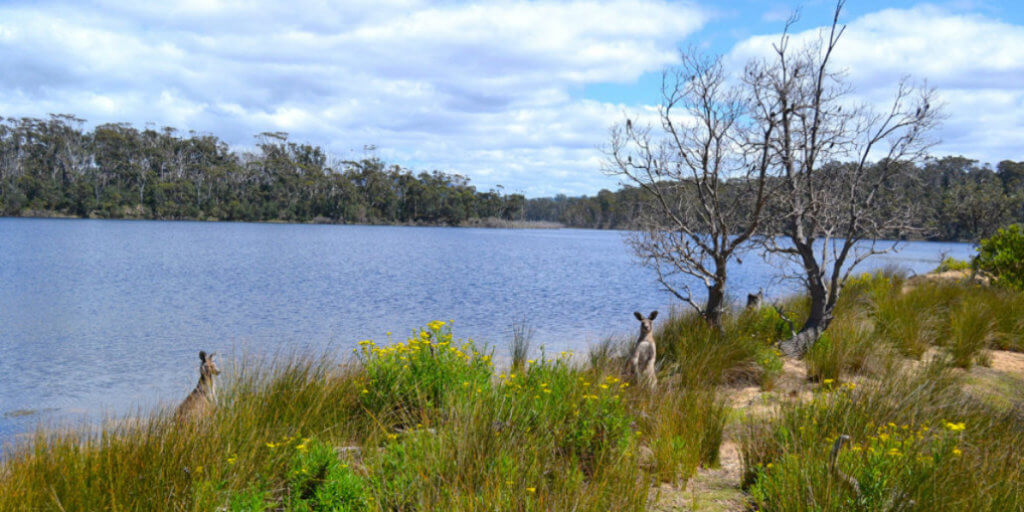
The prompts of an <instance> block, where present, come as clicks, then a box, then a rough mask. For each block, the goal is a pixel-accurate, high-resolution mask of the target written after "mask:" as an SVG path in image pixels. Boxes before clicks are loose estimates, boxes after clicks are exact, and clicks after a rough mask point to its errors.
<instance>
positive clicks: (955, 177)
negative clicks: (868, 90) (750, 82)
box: [525, 156, 1024, 242]
mask: <svg viewBox="0 0 1024 512" xmlns="http://www.w3.org/2000/svg"><path fill="white" fill-rule="evenodd" d="M830 165H832V166H840V165H842V164H839V163H832V164H830ZM906 165H907V166H908V172H907V173H906V174H905V175H903V176H901V178H900V181H901V186H904V187H907V188H909V189H910V190H912V191H913V193H912V194H910V197H912V198H913V201H910V202H908V201H907V199H906V195H905V194H903V193H900V194H898V195H897V194H895V193H889V194H888V195H886V194H887V193H888V192H891V190H886V191H883V196H882V201H880V204H883V205H885V207H886V208H901V209H907V210H910V212H911V216H912V219H911V221H910V224H912V225H913V226H915V228H916V229H915V231H914V232H913V233H912V234H910V235H909V236H910V237H911V238H915V239H924V240H934V241H967V242H976V241H978V240H980V239H982V238H986V237H989V236H992V235H993V234H994V233H995V232H996V231H997V230H998V229H999V228H1000V227H1002V226H1006V225H1008V224H1012V223H1015V222H1017V223H1024V161H1020V162H1014V161H1011V160H1003V161H1001V162H999V163H998V164H997V165H996V166H995V168H993V167H991V166H989V165H985V164H982V163H980V162H978V161H977V160H972V159H969V158H965V157H962V156H945V157H941V158H930V159H928V160H926V161H925V162H923V163H921V164H906ZM767 180H768V181H769V182H771V181H772V180H773V178H772V177H768V178H767ZM733 184H734V185H737V188H739V187H738V183H737V182H734V183H733ZM723 186H726V187H728V186H729V182H728V181H725V182H723ZM772 188H776V187H772ZM644 200H645V197H644V193H643V192H642V191H641V190H640V189H639V188H637V187H633V186H625V187H622V188H621V189H619V190H618V191H615V192H613V191H610V190H601V191H600V192H598V193H597V194H596V195H593V196H579V197H568V196H565V195H558V196H555V197H545V198H534V199H528V200H527V204H526V212H525V215H526V219H527V220H546V221H553V222H559V223H562V224H564V225H566V226H571V227H579V228H592V229H634V228H635V227H636V223H637V220H638V217H639V214H640V212H641V205H642V204H643V202H644ZM904 236H907V235H904Z"/></svg>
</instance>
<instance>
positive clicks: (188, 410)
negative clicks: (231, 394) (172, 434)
mask: <svg viewBox="0 0 1024 512" xmlns="http://www.w3.org/2000/svg"><path fill="white" fill-rule="evenodd" d="M215 355H217V354H215V353H214V354H210V355H206V352H203V351H202V350H200V351H199V360H200V361H201V363H200V364H199V384H196V388H195V389H193V390H192V392H191V393H189V395H188V397H186V398H185V401H184V402H182V403H181V405H179V406H178V410H177V412H175V414H174V416H175V417H176V418H178V419H179V420H186V419H192V418H195V417H198V416H201V415H203V414H206V413H207V412H209V411H210V410H211V409H212V408H213V406H214V405H216V403H217V386H216V384H215V383H214V381H213V377H214V376H215V375H220V368H217V363H215V362H213V356H215Z"/></svg>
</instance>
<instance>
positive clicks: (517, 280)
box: [0, 219, 971, 441]
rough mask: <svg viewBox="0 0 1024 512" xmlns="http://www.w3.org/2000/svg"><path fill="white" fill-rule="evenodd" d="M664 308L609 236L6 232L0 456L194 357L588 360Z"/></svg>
mask: <svg viewBox="0 0 1024 512" xmlns="http://www.w3.org/2000/svg"><path fill="white" fill-rule="evenodd" d="M941 253H948V254H949V255H952V256H954V257H958V258H966V257H968V256H969V255H970V253H971V248H970V246H969V245H967V244H956V243H929V242H913V243H909V244H906V245H905V246H904V248H903V250H902V251H901V252H900V253H899V254H896V255H887V256H885V257H880V258H876V259H874V260H872V261H871V262H870V264H868V265H865V267H864V268H865V269H868V268H872V267H882V266H889V265H897V266H901V267H903V268H906V269H908V270H911V271H914V272H925V271H928V270H931V269H932V268H934V267H935V265H936V264H937V263H938V261H939V255H940V254H941ZM777 274H778V269H777V268H775V267H773V266H771V265H768V264H766V263H765V262H764V261H762V260H761V259H760V258H759V257H758V256H757V255H756V254H749V255H746V256H745V257H744V258H743V263H742V264H738V265H735V268H733V269H732V270H731V274H730V288H731V289H732V290H733V291H734V293H736V294H737V295H742V294H745V293H747V292H751V291H756V290H757V289H759V288H765V289H766V290H767V292H768V293H769V294H776V295H778V294H782V293H785V292H786V290H787V286H790V285H786V284H784V283H779V282H777V281H776V280H775V279H773V276H775V275H777ZM673 303H674V301H673V300H672V298H671V296H670V295H668V294H667V293H665V292H661V291H659V289H658V287H657V284H656V282H655V279H654V274H653V272H651V271H649V270H647V269H644V268H641V267H639V266H637V265H636V263H635V260H634V258H633V255H632V252H631V251H630V250H629V248H628V246H626V245H625V243H624V240H623V234H622V233H621V232H615V231H593V230H575V229H564V230H498V229H466V228H423V227H385V226H329V225H328V226H324V225H295V224H244V223H203V222H158V221H99V220H53V219H0V441H2V440H3V439H5V438H10V436H11V435H12V434H15V433H19V432H24V431H26V430H28V429H31V428H32V426H34V425H35V424H37V423H38V422H39V421H41V420H43V421H50V422H55V421H56V422H64V421H69V420H76V419H81V418H84V417H91V418H96V417H98V416H99V415H102V414H125V413H129V412H132V411H135V410H139V409H143V410H145V409H149V408H152V407H153V406H155V405H158V404H161V403H163V404H168V403H171V404H173V403H175V402H176V401H178V400H181V399H182V398H184V396H185V395H186V394H187V393H188V392H189V391H190V390H191V388H192V387H193V386H194V385H195V379H196V378H197V376H198V370H197V368H198V363H199V360H198V357H197V352H198V351H199V350H200V349H203V350H207V351H217V352H219V353H221V354H223V355H224V357H225V359H227V360H230V359H231V358H232V357H241V356H244V355H270V354H276V353H281V352H285V353H287V352H290V351H300V352H301V351H311V352H319V351H321V350H325V349H328V350H337V351H339V352H340V353H343V354H347V353H350V350H351V348H352V347H353V346H355V344H356V342H357V341H359V340H362V339H368V338H372V339H374V340H378V341H385V340H386V339H387V336H388V335H387V333H389V332H390V333H392V337H393V338H404V336H405V335H406V334H408V333H409V332H410V331H411V330H412V329H415V328H417V327H419V326H422V325H424V324H426V323H427V322H429V321H431V320H437V319H441V320H454V321H455V334H456V337H459V338H467V337H468V338H473V339H474V340H477V341H480V342H486V343H491V344H495V345H497V346H498V347H503V346H504V344H505V342H506V341H507V339H508V338H509V337H510V326H511V323H512V322H513V321H516V320H518V319H522V318H526V319H528V322H529V325H530V326H532V327H533V328H534V330H535V335H534V341H535V343H536V344H544V345H545V346H546V347H547V349H548V350H549V351H553V352H557V351H559V350H564V349H574V350H576V351H582V350H585V348H586V346H587V345H588V344H589V343H593V342H596V341H599V340H601V339H603V338H605V337H607V336H609V335H622V334H628V333H632V332H633V331H634V329H635V328H636V325H635V324H636V321H635V320H634V319H633V317H632V312H633V311H634V310H642V311H645V312H646V311H650V310H653V309H659V310H662V311H666V310H667V309H669V308H670V307H672V306H673ZM675 305H676V306H678V304H675Z"/></svg>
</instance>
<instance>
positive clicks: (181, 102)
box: [0, 0, 1024, 196]
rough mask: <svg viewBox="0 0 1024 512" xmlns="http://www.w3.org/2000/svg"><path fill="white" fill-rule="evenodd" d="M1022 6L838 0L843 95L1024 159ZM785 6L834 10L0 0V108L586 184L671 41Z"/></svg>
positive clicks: (748, 46)
mask: <svg viewBox="0 0 1024 512" xmlns="http://www.w3.org/2000/svg"><path fill="white" fill-rule="evenodd" d="M1019 4H1020V3H1019V2H985V1H974V2H972V1H956V2H943V1H938V2H930V3H928V2H878V1H870V2H865V1H853V0H851V1H850V2H849V3H848V4H847V6H846V9H845V11H844V15H843V17H842V20H843V21H844V22H845V23H847V24H848V25H849V28H848V31H847V34H846V36H845V37H844V40H843V42H842V43H841V45H840V47H839V50H838V53H837V56H836V59H835V62H836V64H837V65H838V66H840V67H842V68H844V69H847V70H848V78H849V80H850V83H851V85H852V86H853V87H854V88H855V94H854V95H853V96H852V97H851V99H852V100H855V101H862V102H866V103H877V102H879V101H881V100H882V99H884V98H885V97H886V96H887V95H888V94H889V93H890V92H891V89H892V87H893V84H894V82H895V80H897V79H898V78H899V77H900V76H903V75H907V74H909V75H911V76H912V77H914V78H915V79H926V80H927V81H928V83H929V84H930V85H932V86H934V87H936V88H937V89H938V91H939V95H940V98H941V100H942V103H943V104H944V109H945V110H944V111H945V113H946V121H945V122H944V124H943V125H942V126H941V128H939V130H938V131H937V133H936V134H935V135H936V137H937V138H938V139H940V140H941V142H940V144H939V145H937V146H936V147H935V148H934V150H933V153H935V154H936V155H945V154H963V155H965V156H968V157H971V158H976V159H979V160H981V161H983V162H993V163H994V162H998V161H999V160H1002V159H1012V160H1024V143H1022V142H1021V141H1024V87H1021V86H1020V85H1019V84H1022V83H1024V7H1021V6H1020V5H1019ZM797 7H799V8H800V11H801V20H800V22H799V23H798V24H797V25H796V27H795V30H794V32H795V33H796V34H797V35H798V36H799V37H811V36H813V35H814V34H815V31H816V30H817V29H818V27H820V26H823V25H825V24H827V23H828V22H829V21H830V20H831V12H832V9H833V4H832V3H830V2H824V1H820V0H815V1H807V2H803V3H802V4H799V3H796V2H794V3H788V2H775V1H769V2H755V1H746V0H745V1H735V2H715V3H711V2H703V3H702V2H696V1H695V2H667V1H664V0H613V1H608V2H604V1H601V2H599V1H595V0H576V1H572V2H557V1H553V0H534V1H530V2H526V1H516V0H495V1H490V2H486V3H454V2H439V3H431V2H426V1H422V0H348V1H334V0H293V1H290V2H288V3H282V2H278V1H270V0H265V1H260V0H254V1H241V0H183V1H180V2H176V3H174V4H170V6H169V7H168V6H159V5H157V4H156V3H140V2H136V1H129V0H81V1H73V2H72V1H56V2H0V62H3V63H4V67H5V72H4V73H3V74H0V116H3V117H18V116H38V117H42V116H45V115H47V114H48V113H73V114H77V115H78V116H80V117H83V118H85V119H87V120H88V124H89V125H90V126H92V125H96V124H99V123H104V122H119V121H128V122H131V123H133V124H135V125H137V126H140V127H141V126H144V125H146V124H147V123H151V124H153V125H156V126H167V125H169V126H174V127H177V128H179V129H182V130H184V131H187V130H196V131H199V132H206V133H213V134H216V135H219V136H220V137H222V138H223V139H225V140H226V141H227V142H229V143H230V144H232V145H233V146H235V147H236V148H238V149H239V150H243V151H244V150H245V149H246V148H249V147H251V145H252V143H253V140H254V139H253V135H255V134H257V133H260V132H264V131H286V132H289V133H290V134H291V135H292V138H293V139H295V140H299V141H304V142H311V143H314V144H319V145H322V146H324V147H326V148H327V149H328V151H329V152H330V153H331V154H333V155H335V156H336V157H338V158H341V159H346V158H358V157H362V156H366V155H367V153H366V152H365V151H364V149H363V148H364V146H367V145H374V146H376V148H377V149H376V150H374V151H373V153H372V155H374V156H378V157H380V158H383V159H384V160H386V161H388V162H394V163H399V164H402V165H405V166H408V167H410V168H413V169H415V170H431V169H440V170H446V171H451V172H458V173H461V174H464V175H467V176H469V177H470V178H471V179H472V182H473V183H474V184H476V185H477V186H478V187H479V188H482V189H487V188H490V187H494V186H496V185H499V184H501V185H504V186H505V187H506V190H511V191H518V192H523V193H525V194H527V195H528V196H541V195H552V194H556V193H566V194H570V195H576V194H593V193H595V192H597V191H598V190H599V189H601V188H615V187H616V186H617V183H616V181H615V180H614V179H613V178H609V177H608V176H605V175H604V174H602V173H601V165H602V159H603V156H602V153H601V151H600V146H601V145H602V144H604V143H605V142H606V141H607V137H608V129H609V127H610V126H611V125H613V124H614V123H616V122H620V121H621V120H622V119H623V116H624V115H626V114H629V115H633V116H637V117H639V118H641V119H650V118H651V117H650V116H651V114H652V112H653V109H654V107H655V106H656V103H657V101H658V98H659V86H660V72H661V70H662V69H664V68H665V67H666V66H670V65H672V64H673V63H674V62H675V60H676V58H677V54H678V53H677V52H678V48H680V47H687V46H695V47H698V48H702V49H704V50H707V51H711V52H718V53H721V54H724V55H726V56H728V57H729V61H730V62H737V63H738V62H742V61H743V60H744V59H746V58H750V57H755V56H757V55H760V54H763V52H764V50H765V48H766V47H767V45H768V44H769V43H770V41H772V40H773V39H774V37H775V36H776V35H777V34H778V32H779V30H780V29H781V28H782V26H783V23H784V21H785V18H786V17H787V16H788V14H789V13H790V12H792V10H793V9H795V8H797Z"/></svg>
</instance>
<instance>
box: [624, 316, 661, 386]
mask: <svg viewBox="0 0 1024 512" xmlns="http://www.w3.org/2000/svg"><path fill="white" fill-rule="evenodd" d="M633 315H634V316H636V319H637V320H639V321H640V336H639V337H637V339H636V345H635V346H634V347H633V354H632V355H630V357H629V369H630V373H632V374H633V375H634V376H635V377H636V382H637V384H644V385H646V386H648V387H650V388H651V389H654V387H655V386H657V385H658V376H657V375H655V373H654V360H655V358H656V356H657V349H656V348H655V346H654V319H655V317H657V316H658V312H657V311H651V316H649V317H647V318H644V316H643V315H641V314H640V312H639V311H636V312H634V313H633Z"/></svg>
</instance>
